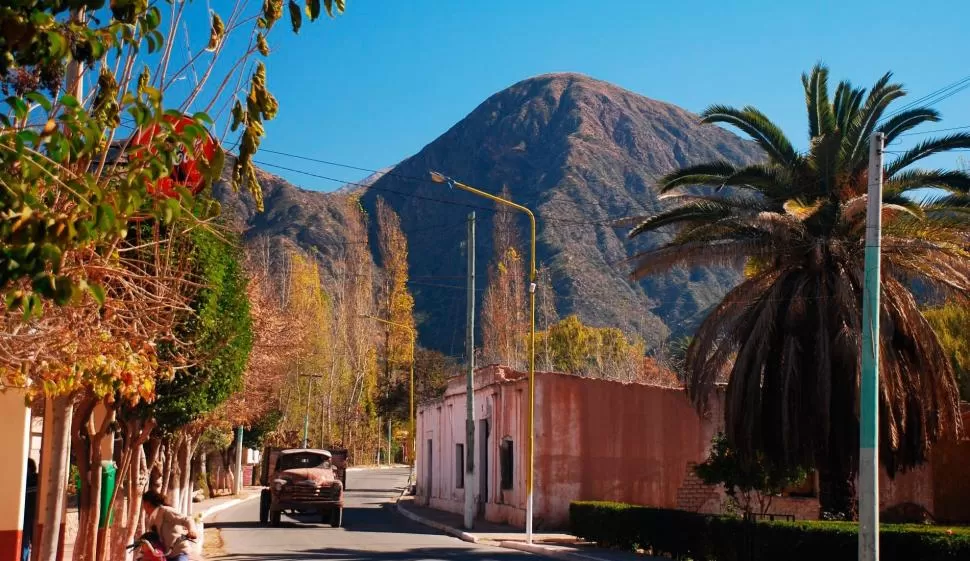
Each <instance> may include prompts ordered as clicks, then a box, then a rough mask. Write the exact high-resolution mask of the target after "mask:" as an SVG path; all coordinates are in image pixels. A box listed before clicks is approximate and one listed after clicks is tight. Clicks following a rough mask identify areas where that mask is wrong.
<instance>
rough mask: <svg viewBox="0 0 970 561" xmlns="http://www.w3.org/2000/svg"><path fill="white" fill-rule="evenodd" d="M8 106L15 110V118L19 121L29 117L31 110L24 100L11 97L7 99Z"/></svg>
mask: <svg viewBox="0 0 970 561" xmlns="http://www.w3.org/2000/svg"><path fill="white" fill-rule="evenodd" d="M7 105H9V106H10V108H11V109H13V113H14V116H15V117H16V118H17V119H25V118H26V117H27V111H28V109H29V108H28V107H27V102H25V101H24V100H23V99H21V98H19V97H16V96H10V97H8V98H7Z"/></svg>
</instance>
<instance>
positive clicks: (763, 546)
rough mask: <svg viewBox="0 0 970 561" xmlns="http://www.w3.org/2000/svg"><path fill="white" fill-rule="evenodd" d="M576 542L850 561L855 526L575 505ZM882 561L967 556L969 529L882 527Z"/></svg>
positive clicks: (705, 554) (678, 552)
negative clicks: (585, 541)
mask: <svg viewBox="0 0 970 561" xmlns="http://www.w3.org/2000/svg"><path fill="white" fill-rule="evenodd" d="M569 522H570V527H571V530H572V532H573V534H575V535H576V536H578V537H581V538H584V539H586V540H589V541H594V542H597V543H599V544H600V545H603V546H606V547H619V548H623V549H633V548H635V547H639V548H643V549H646V550H649V551H651V552H652V553H653V554H654V555H669V556H671V557H673V558H675V559H688V558H689V559H693V560H694V561H705V560H715V559H716V560H717V561H741V560H744V561H777V560H779V559H785V560H787V561H817V560H819V559H825V560H826V561H843V560H845V561H850V560H851V561H854V560H855V559H856V557H857V547H858V546H857V543H858V541H857V532H858V525H857V524H854V523H851V522H818V521H804V522H757V523H755V522H745V521H743V520H739V519H737V518H731V517H725V516H714V515H706V514H698V513H693V512H685V511H680V510H667V509H659V508H649V507H642V506H635V505H627V504H620V503H604V502H574V503H572V504H571V505H570V508H569ZM880 549H881V556H880V557H881V559H882V560H883V561H910V560H912V559H920V560H921V561H955V560H957V559H970V528H949V529H948V528H945V527H939V526H923V525H902V524H900V525H895V524H884V525H882V526H881V528H880Z"/></svg>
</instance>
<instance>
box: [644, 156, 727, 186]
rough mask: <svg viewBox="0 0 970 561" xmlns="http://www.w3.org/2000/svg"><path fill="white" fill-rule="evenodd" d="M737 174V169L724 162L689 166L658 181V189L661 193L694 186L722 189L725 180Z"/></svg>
mask: <svg viewBox="0 0 970 561" xmlns="http://www.w3.org/2000/svg"><path fill="white" fill-rule="evenodd" d="M736 172H737V167H736V166H735V165H734V164H731V163H728V162H725V161H724V160H719V161H716V162H709V163H705V164H698V165H694V166H687V167H685V168H681V169H679V170H677V171H674V172H671V173H668V174H667V175H665V176H663V177H661V178H660V179H658V180H657V187H658V188H659V190H660V192H661V193H665V192H667V191H669V190H671V189H674V188H676V187H688V186H694V185H709V186H714V187H720V186H721V185H723V180H724V178H726V177H730V176H731V175H733V174H734V173H736Z"/></svg>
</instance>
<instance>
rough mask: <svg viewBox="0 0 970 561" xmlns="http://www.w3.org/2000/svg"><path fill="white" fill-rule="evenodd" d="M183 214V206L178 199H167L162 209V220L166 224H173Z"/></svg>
mask: <svg viewBox="0 0 970 561" xmlns="http://www.w3.org/2000/svg"><path fill="white" fill-rule="evenodd" d="M181 214H182V205H181V204H179V200H178V199H165V203H164V208H163V209H162V219H163V221H164V222H165V223H166V224H171V223H172V221H173V220H175V219H176V218H178V217H179V215H181Z"/></svg>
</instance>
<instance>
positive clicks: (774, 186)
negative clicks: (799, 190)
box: [722, 164, 795, 199]
mask: <svg viewBox="0 0 970 561" xmlns="http://www.w3.org/2000/svg"><path fill="white" fill-rule="evenodd" d="M722 185H723V186H725V187H737V188H741V189H747V190H751V191H755V192H757V193H760V194H762V195H764V196H765V197H767V198H769V199H784V198H787V197H790V196H794V195H795V193H793V191H792V189H793V187H794V179H793V178H792V174H791V172H790V171H788V169H786V168H784V167H781V166H776V165H770V164H753V165H750V166H745V167H743V168H741V169H738V170H737V171H735V172H734V173H733V174H732V175H730V176H728V177H726V178H724V181H723V183H722Z"/></svg>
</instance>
